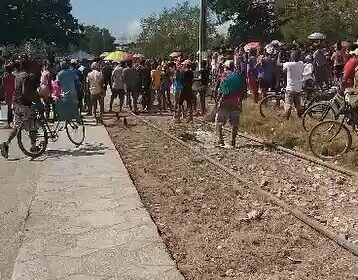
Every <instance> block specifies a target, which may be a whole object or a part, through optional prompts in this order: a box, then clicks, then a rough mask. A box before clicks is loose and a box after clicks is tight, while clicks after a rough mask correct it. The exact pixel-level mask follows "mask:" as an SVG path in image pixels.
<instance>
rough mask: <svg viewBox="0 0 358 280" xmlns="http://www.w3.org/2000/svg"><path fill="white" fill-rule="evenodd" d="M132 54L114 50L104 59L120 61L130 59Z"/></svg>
mask: <svg viewBox="0 0 358 280" xmlns="http://www.w3.org/2000/svg"><path fill="white" fill-rule="evenodd" d="M132 58H133V55H132V54H130V53H126V52H121V51H115V52H112V53H110V54H109V55H108V56H106V58H105V59H104V60H112V61H122V60H128V59H132Z"/></svg>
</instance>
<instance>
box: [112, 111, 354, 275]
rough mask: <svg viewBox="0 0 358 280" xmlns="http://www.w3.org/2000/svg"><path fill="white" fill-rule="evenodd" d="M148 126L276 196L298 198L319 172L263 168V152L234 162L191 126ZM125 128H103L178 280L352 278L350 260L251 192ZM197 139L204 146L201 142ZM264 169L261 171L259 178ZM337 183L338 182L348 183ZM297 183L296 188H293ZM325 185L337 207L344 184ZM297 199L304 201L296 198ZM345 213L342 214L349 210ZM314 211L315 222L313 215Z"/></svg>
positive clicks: (162, 141) (164, 142) (143, 132)
mask: <svg viewBox="0 0 358 280" xmlns="http://www.w3.org/2000/svg"><path fill="white" fill-rule="evenodd" d="M152 121H154V122H160V124H161V126H162V127H164V128H167V129H168V131H171V132H172V131H174V132H175V133H179V134H181V135H178V136H183V135H184V136H188V135H189V136H190V135H194V137H193V138H192V140H189V143H191V144H193V145H197V146H198V148H200V149H203V151H205V152H207V153H209V154H211V155H212V156H213V157H216V158H218V157H222V159H221V160H222V161H223V163H224V164H225V165H227V164H232V168H234V169H235V170H238V172H240V174H242V176H245V179H247V180H258V181H260V182H262V184H263V186H265V187H267V188H269V189H270V190H271V191H273V190H275V191H276V192H277V194H278V195H281V196H282V197H286V196H288V197H290V198H291V197H292V199H295V198H300V197H301V196H302V193H304V192H305V191H306V188H308V186H309V184H310V182H311V180H312V178H314V174H320V170H317V167H315V166H306V164H304V163H301V164H300V166H297V162H296V161H293V160H292V161H291V160H289V161H288V160H287V159H286V160H285V159H284V157H283V158H282V159H281V160H282V163H281V164H282V165H281V166H280V165H277V164H276V162H270V164H269V162H268V161H269V160H270V161H271V160H272V158H271V159H269V158H267V157H268V156H267V155H265V154H266V153H269V151H265V150H264V149H257V148H255V149H254V150H256V151H257V152H253V151H251V152H248V153H247V155H246V153H243V154H244V156H243V157H242V158H241V157H240V158H235V155H234V151H231V150H227V149H225V150H224V151H225V152H224V153H223V151H221V150H219V151H217V150H215V149H216V148H215V147H213V145H211V143H210V141H211V140H210V139H211V138H210V137H208V136H210V130H209V129H207V130H205V129H201V130H202V131H200V129H196V128H195V127H194V126H190V127H187V126H179V127H175V129H174V128H173V126H172V125H171V122H170V120H169V118H165V117H164V119H163V117H161V118H154V119H152ZM128 123H129V124H128V128H125V127H124V125H123V124H122V122H118V121H117V120H112V121H109V122H107V129H108V131H109V134H110V136H111V138H112V140H113V141H114V143H115V145H116V147H117V149H118V151H119V152H120V153H121V155H122V157H123V160H124V161H125V163H126V165H127V167H128V169H129V172H130V174H131V176H132V178H133V180H134V182H135V184H136V187H137V189H138V191H139V193H140V195H141V198H142V201H143V203H144V205H145V206H146V208H147V209H148V211H149V212H150V214H151V215H152V218H153V219H154V221H155V222H156V224H157V226H158V229H159V231H160V233H161V235H162V237H163V239H164V241H165V242H166V244H167V246H168V249H169V251H170V252H171V254H172V256H173V258H174V259H175V261H176V262H177V265H178V267H179V269H180V271H181V272H182V273H183V275H184V276H185V277H186V279H193V280H194V279H195V280H196V279H204V280H211V279H213V280H217V279H243V280H244V279H245V280H250V279H255V280H259V279H262V280H263V279H265V280H270V279H271V280H279V279H282V280H290V279H295V280H298V279H299V280H304V279H332V280H333V279H357V277H358V263H357V258H356V257H354V256H353V255H351V254H350V253H348V252H347V251H345V250H344V249H342V248H340V247H339V246H338V245H336V244H335V243H333V242H331V241H329V240H327V239H325V238H323V237H321V236H320V235H319V234H317V233H316V232H315V231H313V230H312V229H311V228H309V227H307V226H305V225H304V224H302V223H301V222H299V221H297V220H296V219H295V218H294V217H293V216H292V215H290V214H289V213H286V212H284V211H283V210H282V209H281V208H278V207H276V206H275V205H272V204H270V203H268V202H267V201H265V200H264V199H263V198H262V197H259V196H257V195H256V194H252V193H251V192H250V191H249V189H247V188H245V187H244V186H242V185H240V183H239V182H237V181H236V180H234V179H233V178H232V177H230V176H229V175H227V174H225V173H223V172H222V171H220V170H219V169H218V168H216V167H213V166H212V165H211V164H210V163H208V162H206V161H205V160H203V159H202V158H200V156H198V155H194V154H192V153H191V152H189V151H188V150H187V149H186V148H184V147H183V146H181V145H179V144H177V143H176V142H174V141H172V140H169V139H168V138H166V137H164V136H163V135H162V134H160V133H159V132H157V131H155V130H153V129H152V128H149V127H148V126H145V125H144V124H143V123H141V122H139V121H138V120H136V119H133V118H128ZM195 131H199V132H198V133H197V132H195ZM201 137H205V139H209V140H208V141H207V140H206V141H203V139H201ZM189 139H190V137H189ZM203 143H204V144H203ZM200 144H203V145H200ZM205 145H207V146H205ZM240 145H241V144H240ZM207 147H211V148H207ZM242 149H243V150H245V149H248V150H251V149H253V147H250V146H249V145H247V147H242ZM223 154H225V156H224V157H223ZM240 154H241V153H240ZM277 156H281V155H279V154H277ZM265 157H266V158H267V159H266V158H265ZM266 161H267V162H266ZM286 166H289V167H290V168H289V170H288V171H287V172H281V168H283V167H284V168H286ZM301 166H303V167H301ZM303 168H306V169H307V172H309V171H308V170H312V172H309V173H307V174H310V175H309V176H308V178H306V177H304V178H302V177H298V178H297V176H296V173H290V172H293V171H295V170H296V171H297V172H300V171H302V169H303ZM309 168H310V169H309ZM275 169H276V170H275ZM266 171H267V172H269V173H263V172H266ZM270 172H271V173H270ZM281 173H284V174H286V175H285V176H286V177H285V178H286V179H285V180H286V181H287V182H284V181H282V180H283V178H281V177H280V176H279V177H278V179H277V180H276V181H274V178H276V177H277V176H275V174H281ZM322 173H323V171H322ZM253 174H254V175H255V176H253ZM270 174H271V175H270ZM304 174H306V173H304ZM320 176H321V175H320ZM316 177H317V176H316ZM305 178H306V179H305ZM320 178H321V177H320ZM332 178H333V177H332ZM333 179H334V180H335V178H333ZM333 179H332V180H333ZM341 179H342V180H344V184H345V182H346V181H345V180H348V179H346V178H344V179H343V178H341ZM324 180H326V178H324ZM324 180H323V179H322V180H321V179H319V178H318V177H317V178H316V179H314V182H315V187H314V188H316V193H321V192H322V193H323V194H324V192H328V190H326V191H324V188H322V190H321V189H320V184H321V181H322V182H323V181H324ZM327 180H328V179H327ZM266 182H268V183H266ZM301 182H303V184H302V187H300V186H301V185H299V184H301ZM331 186H334V187H333V188H332V189H333V190H335V191H336V192H337V193H338V194H337V196H336V195H335V196H334V197H335V198H333V199H332V200H335V201H332V203H333V202H334V203H341V204H346V202H345V201H340V202H338V201H337V200H338V199H337V198H340V194H341V191H340V189H344V186H345V185H342V184H341V182H338V181H332V184H331ZM294 188H296V191H294ZM280 192H281V194H279V193H280ZM323 194H322V195H323ZM349 198H351V196H350V197H349ZM302 201H303V202H306V200H305V199H304V198H303V199H302ZM322 203H324V202H322ZM310 204H312V205H311V206H312V211H313V210H314V209H316V210H317V211H318V210H320V207H322V205H321V202H320V201H319V197H318V198H317V197H312V198H311V202H310ZM313 204H317V206H313ZM338 206H339V205H338V204H335V205H334V207H338ZM334 207H333V206H332V209H333V208H334ZM348 209H349V210H347V212H348V211H350V210H351V209H350V208H348ZM317 213H319V215H322V216H323V214H321V212H317ZM322 213H324V212H322ZM315 214H316V213H313V212H312V215H315ZM334 215H335V214H333V216H334ZM339 217H341V216H339ZM327 220H328V218H327Z"/></svg>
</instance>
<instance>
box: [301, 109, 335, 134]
mask: <svg viewBox="0 0 358 280" xmlns="http://www.w3.org/2000/svg"><path fill="white" fill-rule="evenodd" d="M326 119H330V120H336V112H335V110H334V109H333V108H332V105H331V104H330V103H327V102H320V103H316V104H314V105H312V106H311V107H309V108H308V109H307V110H306V111H305V113H304V114H303V116H302V125H303V128H304V130H305V131H311V130H312V128H313V127H314V126H315V125H317V123H319V122H322V121H324V120H326Z"/></svg>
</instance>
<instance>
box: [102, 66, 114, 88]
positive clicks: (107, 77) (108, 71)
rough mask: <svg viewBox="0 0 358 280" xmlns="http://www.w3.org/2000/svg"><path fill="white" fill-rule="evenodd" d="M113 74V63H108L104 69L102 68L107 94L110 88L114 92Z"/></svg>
mask: <svg viewBox="0 0 358 280" xmlns="http://www.w3.org/2000/svg"><path fill="white" fill-rule="evenodd" d="M112 72H113V67H112V65H111V62H109V61H106V62H105V64H104V67H103V68H102V75H103V79H104V91H105V92H107V88H108V86H109V87H110V89H111V90H112Z"/></svg>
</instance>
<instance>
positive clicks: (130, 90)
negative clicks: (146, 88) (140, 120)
mask: <svg viewBox="0 0 358 280" xmlns="http://www.w3.org/2000/svg"><path fill="white" fill-rule="evenodd" d="M123 81H124V84H125V86H126V87H125V88H126V94H127V104H128V106H129V107H130V109H131V110H132V111H133V112H134V113H135V114H137V113H138V98H139V91H140V89H139V84H140V82H139V75H138V72H137V70H136V69H135V68H134V67H133V62H132V61H131V60H128V62H127V68H126V69H124V71H123ZM132 101H133V104H132Z"/></svg>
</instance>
